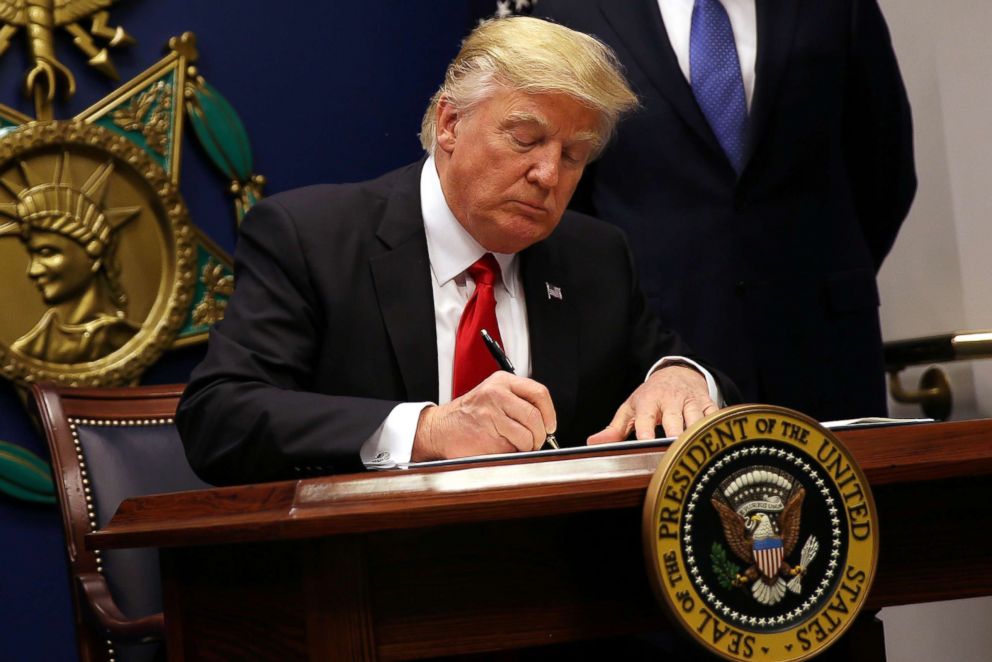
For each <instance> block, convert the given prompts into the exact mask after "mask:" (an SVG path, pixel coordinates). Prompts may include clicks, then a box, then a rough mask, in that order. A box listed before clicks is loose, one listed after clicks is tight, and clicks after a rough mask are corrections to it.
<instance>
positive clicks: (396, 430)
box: [361, 402, 434, 469]
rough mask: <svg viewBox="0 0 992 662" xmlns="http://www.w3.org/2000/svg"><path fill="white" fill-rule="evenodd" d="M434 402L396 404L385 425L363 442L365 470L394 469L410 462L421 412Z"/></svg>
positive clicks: (383, 423) (362, 453)
mask: <svg viewBox="0 0 992 662" xmlns="http://www.w3.org/2000/svg"><path fill="white" fill-rule="evenodd" d="M433 405H434V403H433V402H404V403H402V404H398V405H396V406H395V407H393V410H392V411H391V412H389V415H388V416H386V419H385V420H384V421H383V422H382V425H380V426H379V427H378V429H376V431H375V432H373V433H372V436H370V437H369V438H368V439H366V440H365V443H364V444H362V449H361V458H362V464H364V465H365V468H366V469H394V468H396V467H397V466H401V465H403V466H405V465H407V464H409V463H410V455H411V454H412V453H413V438H414V436H416V434H417V422H418V421H419V420H420V412H422V411H423V410H424V409H426V408H427V407H431V406H433Z"/></svg>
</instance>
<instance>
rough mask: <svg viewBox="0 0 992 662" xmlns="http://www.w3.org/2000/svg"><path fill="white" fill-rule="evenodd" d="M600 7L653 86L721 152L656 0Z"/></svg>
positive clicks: (607, 1)
mask: <svg viewBox="0 0 992 662" xmlns="http://www.w3.org/2000/svg"><path fill="white" fill-rule="evenodd" d="M599 8H600V11H601V12H602V13H603V15H604V17H605V18H606V20H607V22H608V23H609V24H610V26H611V27H612V28H613V30H614V31H615V32H616V33H617V35H618V36H619V37H620V41H621V42H623V45H624V47H625V48H626V49H627V50H628V51H629V52H630V54H631V56H632V57H633V58H634V60H635V61H636V63H637V66H638V67H639V68H640V69H641V71H643V72H644V74H645V75H646V76H647V77H648V79H649V80H650V81H651V82H652V84H653V85H654V86H655V88H657V90H658V91H659V92H660V93H661V94H662V96H664V97H665V98H666V99H668V101H669V102H670V103H671V104H672V107H673V108H674V109H675V111H676V112H677V113H678V115H679V116H680V117H681V118H682V120H683V121H684V122H685V123H686V124H687V125H688V126H689V128H690V129H692V130H693V131H694V132H695V133H696V134H697V135H698V136H699V137H700V138H701V139H702V140H703V141H704V142H705V143H706V144H707V145H709V146H710V148H712V149H713V150H716V152H717V153H719V154H721V155H723V149H722V148H721V147H720V143H718V142H717V140H716V136H715V135H713V130H712V129H711V128H710V125H709V123H708V122H707V121H706V117H705V116H704V115H703V112H702V111H701V110H700V109H699V104H698V103H696V97H695V96H693V94H692V87H691V86H690V85H689V82H688V81H687V80H686V79H685V75H684V74H683V73H682V69H680V68H679V62H678V58H677V57H676V56H675V51H674V50H673V49H672V44H671V42H670V41H669V39H668V33H667V32H666V31H665V24H664V21H663V20H662V18H661V10H660V9H659V8H658V2H657V0H602V1H601V2H600V3H599ZM728 165H729V161H728Z"/></svg>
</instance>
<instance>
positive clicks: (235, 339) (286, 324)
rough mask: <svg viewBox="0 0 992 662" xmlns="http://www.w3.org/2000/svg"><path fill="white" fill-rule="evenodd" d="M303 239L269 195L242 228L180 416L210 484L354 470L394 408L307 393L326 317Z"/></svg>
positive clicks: (193, 461) (190, 450)
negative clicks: (225, 295)
mask: <svg viewBox="0 0 992 662" xmlns="http://www.w3.org/2000/svg"><path fill="white" fill-rule="evenodd" d="M299 242H300V239H299V236H298V233H297V231H296V226H295V224H294V223H293V219H292V218H291V216H290V214H289V213H288V212H287V211H286V210H285V209H284V208H283V207H281V206H280V205H279V204H278V202H276V201H273V200H271V199H270V200H266V201H263V202H261V203H259V204H258V205H256V206H255V207H254V208H253V209H252V211H251V212H250V213H249V214H248V216H247V217H246V218H245V220H244V222H243V223H242V226H241V236H240V238H239V241H238V247H237V251H236V254H235V289H234V293H233V295H232V296H231V299H230V301H229V302H228V306H227V310H226V312H225V318H224V320H223V321H221V322H220V323H218V324H217V325H216V326H215V327H214V328H213V329H212V330H211V332H210V342H209V347H208V350H207V355H206V357H205V359H204V360H203V362H202V363H201V364H200V366H199V367H198V368H197V369H196V370H195V371H194V372H193V375H192V377H191V379H190V383H189V385H188V387H187V389H186V392H185V393H184V395H183V398H182V401H181V403H180V406H179V411H178V413H177V417H176V422H177V425H178V427H179V431H180V435H181V436H182V439H183V443H184V445H185V448H186V454H187V457H188V459H189V461H190V465H191V466H192V467H193V469H194V470H195V471H196V472H197V473H198V474H199V475H200V476H201V477H202V478H203V479H204V480H207V481H208V482H211V483H214V484H235V483H244V482H258V481H265V480H276V479H285V478H290V477H293V476H298V475H306V474H311V473H332V472H347V471H360V470H361V469H362V463H361V461H360V459H359V449H360V447H361V445H362V443H363V442H364V441H365V440H366V439H367V438H368V437H369V436H370V435H371V434H372V433H373V432H374V431H375V430H376V428H378V426H379V425H380V424H381V423H382V421H383V420H384V419H385V418H386V416H387V415H388V414H389V412H390V411H391V410H392V409H393V407H395V406H396V405H397V404H398V403H397V402H393V401H386V400H372V399H367V398H351V397H341V396H331V395H325V394H320V393H313V392H309V391H310V387H311V384H312V381H313V375H312V370H314V368H313V366H314V365H315V363H316V357H317V355H318V351H319V343H320V342H321V340H320V339H321V338H322V337H323V333H322V331H323V330H322V328H321V322H320V321H319V320H321V319H323V317H322V315H321V314H320V306H321V302H320V301H318V300H317V297H316V295H315V292H314V287H313V284H312V283H311V281H310V270H309V269H308V267H307V264H306V257H305V252H304V251H303V250H301V247H300V245H299Z"/></svg>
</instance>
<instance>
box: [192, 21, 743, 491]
mask: <svg viewBox="0 0 992 662" xmlns="http://www.w3.org/2000/svg"><path fill="white" fill-rule="evenodd" d="M634 104H635V97H634V95H633V93H632V92H631V91H630V89H629V87H628V86H627V84H626V81H625V80H624V79H623V76H622V75H621V74H620V73H619V69H618V66H617V64H616V60H615V56H613V54H612V53H611V52H610V51H609V49H607V48H606V47H604V46H603V45H602V44H601V43H599V42H598V41H596V40H595V39H593V38H591V37H588V36H586V35H583V34H580V33H576V32H574V31H572V30H569V29H567V28H563V27H561V26H558V25H555V24H552V23H548V22H545V21H540V20H537V19H531V18H513V19H506V20H500V21H491V22H488V23H485V24H483V25H482V26H480V27H478V28H477V29H476V30H475V31H473V33H472V34H471V35H470V36H469V37H468V38H467V39H466V41H465V42H464V44H463V46H462V49H461V52H460V53H459V55H458V56H457V57H456V59H455V60H454V61H453V62H452V63H451V65H450V66H449V68H448V71H447V75H446V77H445V81H444V84H443V85H442V87H441V89H440V90H439V91H438V93H437V94H436V95H435V97H434V99H433V100H432V102H431V104H430V106H429V108H428V110H427V113H426V115H425V118H424V122H423V127H422V135H421V141H422V143H423V145H424V148H425V150H426V151H427V153H428V157H427V158H426V159H424V160H422V161H420V162H419V163H416V164H413V165H411V166H407V167H405V168H402V169H400V170H397V171H395V172H392V173H389V174H387V175H384V176H383V177H381V178H379V179H377V180H374V181H370V182H362V183H358V184H347V185H340V186H315V187H309V188H305V189H300V190H297V191H291V192H289V193H285V194H281V195H277V196H273V197H271V198H268V199H267V200H265V201H263V202H261V203H260V204H258V205H257V206H256V207H254V208H253V209H252V211H251V213H250V214H249V215H248V216H247V217H246V218H245V221H244V223H243V224H242V229H241V237H240V239H239V243H238V247H237V252H236V262H235V277H236V286H235V291H234V294H233V296H232V297H231V300H230V302H229V304H228V307H227V311H226V316H225V319H224V320H223V322H221V323H220V324H218V325H217V326H216V327H215V328H214V329H213V330H212V331H211V335H210V345H209V349H208V352H207V356H206V358H205V360H204V361H203V363H202V364H201V365H200V366H199V367H198V368H197V370H196V371H195V372H194V373H193V376H192V378H191V381H190V384H189V387H188V388H187V390H186V393H185V394H184V396H183V400H182V403H181V405H180V409H179V412H178V416H177V424H178V426H179V430H180V433H181V434H182V437H183V442H184V444H185V446H186V451H187V456H188V457H189V459H190V464H191V465H192V466H193V468H194V469H196V470H197V471H198V473H200V474H201V475H202V476H203V477H204V478H205V479H206V480H209V481H211V482H215V483H237V482H245V481H259V480H272V479H279V478H287V477H293V476H295V475H300V474H309V473H328V472H343V471H354V470H360V469H361V468H362V467H363V466H365V467H389V466H395V465H397V464H401V465H402V464H404V463H406V462H408V461H409V460H411V459H412V460H415V461H416V460H430V459H438V458H450V457H458V456H465V455H477V454H487V453H499V452H512V451H517V450H520V451H526V450H533V449H536V448H539V447H541V446H542V445H543V444H544V441H545V437H546V435H548V434H549V433H556V434H557V436H558V439H559V440H560V441H561V442H562V443H566V444H581V443H586V442H587V441H588V442H590V443H598V442H607V441H616V440H620V439H623V438H625V437H626V436H627V435H628V434H631V433H636V435H637V436H638V437H639V438H651V437H654V436H655V427H656V425H662V426H663V427H664V429H665V431H666V432H667V433H668V434H677V433H679V432H681V431H682V430H683V429H684V428H685V427H686V426H687V425H689V424H692V423H693V422H694V421H696V420H698V419H699V418H701V417H702V416H703V415H705V414H708V413H710V412H712V411H715V409H716V407H717V405H716V402H718V401H720V400H721V399H722V396H726V397H727V399H730V398H732V397H733V393H734V391H733V386H732V385H730V384H729V383H728V382H726V381H725V380H723V379H722V378H720V376H719V375H717V376H716V377H715V378H714V376H713V374H712V373H711V371H708V370H706V369H704V368H702V367H701V366H700V365H699V364H698V363H696V362H695V361H693V360H692V359H691V358H689V357H688V354H689V350H688V348H687V347H685V345H683V344H682V342H681V341H680V340H679V339H678V338H677V337H676V336H675V335H674V334H672V333H670V332H668V331H664V330H662V329H661V328H660V326H659V322H658V320H657V318H656V317H655V316H654V315H653V314H652V313H650V311H649V310H648V309H647V307H646V304H645V300H644V295H643V294H642V292H641V290H640V288H639V287H638V285H637V278H636V275H635V273H636V271H635V269H634V267H633V264H632V262H631V258H630V251H629V249H628V247H627V244H626V242H625V240H624V239H623V236H622V234H621V233H620V232H619V231H618V230H617V229H616V228H613V227H611V226H609V225H606V224H603V223H599V222H598V221H595V220H593V219H590V218H588V217H585V216H583V215H581V214H578V213H574V212H566V211H565V209H566V206H567V205H568V202H569V199H570V198H571V196H572V193H573V191H574V190H575V186H576V185H577V184H578V182H579V179H580V177H581V175H582V171H583V169H584V167H585V165H586V164H587V163H588V162H589V161H590V160H592V159H593V158H594V157H595V156H596V155H597V154H598V153H599V152H600V151H601V150H602V148H603V147H604V146H605V144H606V142H607V141H608V139H609V137H610V135H611V134H612V132H613V129H614V127H615V125H616V123H617V121H618V119H619V117H620V116H621V114H623V113H624V112H625V111H627V110H628V109H630V108H631V107H632V106H633V105H634ZM483 328H485V329H487V330H488V331H489V332H490V333H491V334H492V335H494V336H496V338H497V339H499V340H500V342H501V343H502V345H503V346H504V347H505V348H506V350H507V353H508V354H509V356H510V359H511V361H512V363H513V364H514V365H515V366H516V368H517V373H516V374H515V375H513V374H510V373H508V372H497V370H498V366H497V364H496V362H495V360H494V359H493V358H492V356H490V355H489V353H488V351H487V349H486V347H485V346H484V344H483V343H482V338H481V337H480V331H481V330H482V329H483ZM718 381H719V382H720V383H719V386H718V384H717V382H718ZM621 403H622V404H621ZM618 405H619V409H617V406H618ZM604 426H605V427H604Z"/></svg>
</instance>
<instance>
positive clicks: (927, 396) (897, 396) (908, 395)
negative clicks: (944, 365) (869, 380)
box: [889, 366, 954, 421]
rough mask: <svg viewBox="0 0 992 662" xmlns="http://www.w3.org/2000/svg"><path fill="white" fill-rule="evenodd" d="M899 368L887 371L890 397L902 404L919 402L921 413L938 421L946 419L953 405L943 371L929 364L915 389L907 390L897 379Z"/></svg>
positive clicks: (949, 385) (948, 383) (949, 388)
mask: <svg viewBox="0 0 992 662" xmlns="http://www.w3.org/2000/svg"><path fill="white" fill-rule="evenodd" d="M899 372H900V371H899V370H892V371H890V372H889V392H890V393H891V394H892V399H893V400H895V401H896V402H901V403H904V404H919V405H920V407H921V408H922V409H923V413H924V414H926V415H927V416H929V417H930V418H934V419H936V420H938V421H944V420H947V418H948V417H950V415H951V409H952V408H953V406H954V399H953V397H952V395H951V384H950V382H949V381H948V380H947V375H945V374H944V371H943V370H941V369H940V368H938V367H936V366H931V367H929V368H927V369H926V371H924V373H923V375H922V376H921V377H920V384H919V387H918V388H917V390H915V391H907V390H906V389H904V388H903V386H902V383H901V382H900V381H899Z"/></svg>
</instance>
